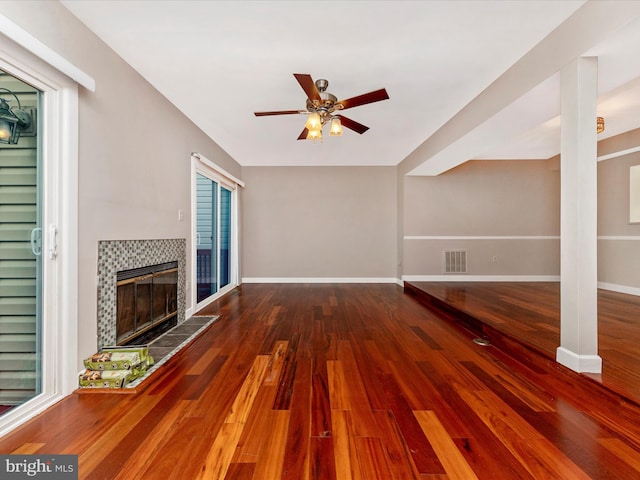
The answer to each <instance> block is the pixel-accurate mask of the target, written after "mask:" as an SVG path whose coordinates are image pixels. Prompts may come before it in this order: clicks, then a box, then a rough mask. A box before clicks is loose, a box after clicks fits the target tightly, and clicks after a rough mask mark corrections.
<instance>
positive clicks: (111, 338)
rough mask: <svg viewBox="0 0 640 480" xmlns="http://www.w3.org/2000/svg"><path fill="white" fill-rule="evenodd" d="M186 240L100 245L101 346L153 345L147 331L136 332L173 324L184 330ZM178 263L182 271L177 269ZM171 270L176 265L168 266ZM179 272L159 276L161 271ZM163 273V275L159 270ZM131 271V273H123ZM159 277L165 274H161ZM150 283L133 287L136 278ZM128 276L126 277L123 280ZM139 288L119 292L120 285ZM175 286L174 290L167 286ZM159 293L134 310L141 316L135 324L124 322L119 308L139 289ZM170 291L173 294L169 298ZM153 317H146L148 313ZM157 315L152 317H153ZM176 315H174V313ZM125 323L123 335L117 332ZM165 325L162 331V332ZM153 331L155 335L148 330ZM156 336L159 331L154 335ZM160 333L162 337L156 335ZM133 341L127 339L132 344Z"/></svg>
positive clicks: (134, 321) (107, 241)
mask: <svg viewBox="0 0 640 480" xmlns="http://www.w3.org/2000/svg"><path fill="white" fill-rule="evenodd" d="M186 262H187V256H186V240H185V239H184V238H171V239H159V240H102V241H99V242H98V268H97V270H98V289H97V290H98V291H97V294H98V318H97V320H98V323H97V327H98V328H97V344H98V345H97V346H98V349H100V348H102V347H104V346H110V345H116V344H123V343H131V342H133V343H138V344H139V343H145V342H147V343H148V340H147V339H145V337H144V336H143V333H146V332H142V333H140V334H139V332H138V331H136V328H137V327H140V328H142V329H143V330H144V329H146V328H147V327H149V322H151V324H152V325H151V326H152V327H153V328H155V327H156V326H157V327H158V328H171V324H172V323H174V322H175V323H174V324H176V325H180V324H181V323H183V322H184V321H185V310H186V309H185V304H186V288H185V287H186ZM176 264H177V267H175V265H176ZM168 265H171V266H168ZM174 268H177V271H172V272H166V273H163V274H160V270H172V269H174ZM158 269H160V270H158ZM123 272H126V273H123ZM159 274H160V275H159ZM149 275H151V276H152V277H153V282H152V283H151V282H150V281H149V280H150V279H149V278H146V279H142V278H140V279H138V280H139V281H138V280H137V281H136V282H137V283H136V282H128V283H127V280H132V279H133V278H135V277H146V276H149ZM125 276H126V278H124V277H125ZM120 282H125V284H126V285H128V284H129V283H136V286H135V287H133V286H132V285H129V286H128V287H126V286H125V285H121V286H125V288H124V289H123V290H122V291H121V292H120V291H119V288H118V283H120ZM173 284H175V290H174V287H173V286H172V287H170V288H169V287H168V285H173ZM154 289H155V292H156V293H151V294H150V295H153V296H152V297H151V296H150V295H146V297H145V296H144V295H143V297H144V299H142V300H141V303H140V304H137V305H136V306H135V307H131V306H130V307H128V309H129V310H131V309H134V308H135V309H137V310H138V314H137V316H135V314H134V317H133V319H131V318H130V319H129V320H125V317H124V316H121V315H120V314H119V313H118V311H117V310H118V303H122V301H123V300H121V299H123V298H124V297H131V296H132V295H133V292H134V290H138V291H139V292H138V293H144V292H154ZM166 290H170V291H171V292H174V293H167V292H166ZM145 309H146V310H147V311H148V312H149V313H148V314H146V313H143V312H144V310H145ZM152 310H153V312H152ZM172 311H175V312H176V313H175V315H171V312H172ZM118 323H120V324H121V325H120V327H121V328H120V330H121V331H120V332H118V331H117V330H119V328H118ZM160 325H162V327H160ZM148 330H152V328H149V329H148ZM152 333H154V332H152ZM155 333H157V332H155ZM127 339H128V340H127Z"/></svg>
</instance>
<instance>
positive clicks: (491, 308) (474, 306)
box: [405, 282, 640, 404]
mask: <svg viewBox="0 0 640 480" xmlns="http://www.w3.org/2000/svg"><path fill="white" fill-rule="evenodd" d="M405 288H406V290H407V291H408V292H410V293H412V294H414V295H416V296H417V297H418V298H420V299H421V300H423V301H424V303H426V304H431V305H432V306H434V307H436V308H444V309H445V310H447V311H448V312H450V313H452V314H453V316H454V317H455V318H456V320H457V321H461V322H462V323H463V324H465V325H467V326H468V327H469V328H471V329H472V330H474V331H476V332H479V333H482V334H483V336H489V337H493V338H492V340H493V341H494V342H496V341H497V342H502V344H501V346H502V347H504V348H507V349H509V348H510V346H512V345H507V341H505V338H497V337H500V336H504V337H506V338H507V339H511V340H513V341H514V342H516V343H519V344H522V345H525V346H526V347H528V348H530V349H531V350H533V351H535V352H537V353H538V354H540V355H543V356H546V357H548V358H550V359H555V357H556V349H557V347H558V346H559V345H560V284H559V283H557V282H517V283H514V282H407V283H406V284H405ZM639 345H640V297H638V296H634V295H627V294H623V293H618V292H611V291H608V290H598V352H599V354H600V356H601V357H602V361H603V368H602V374H599V375H594V374H585V376H588V377H590V378H591V379H592V380H593V381H596V382H598V383H600V384H601V385H603V386H604V387H606V388H609V389H612V390H614V391H615V392H617V393H619V394H620V395H623V396H624V397H626V398H628V399H629V400H631V401H634V402H636V403H638V404H640V357H639V356H638V353H639V352H640V347H639Z"/></svg>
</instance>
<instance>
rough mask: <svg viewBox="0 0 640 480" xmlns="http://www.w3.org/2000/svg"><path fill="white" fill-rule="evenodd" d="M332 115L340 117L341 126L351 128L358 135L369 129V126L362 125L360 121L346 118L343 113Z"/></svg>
mask: <svg viewBox="0 0 640 480" xmlns="http://www.w3.org/2000/svg"><path fill="white" fill-rule="evenodd" d="M334 116H335V117H338V118H339V119H340V123H341V124H342V126H343V127H347V128H348V129H350V130H353V131H354V132H357V133H359V134H360V135H362V134H363V133H364V132H366V131H367V130H369V127H367V126H366V125H362V124H361V123H358V122H356V121H355V120H351V119H350V118H347V117H345V116H343V115H334Z"/></svg>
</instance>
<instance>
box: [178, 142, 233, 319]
mask: <svg viewBox="0 0 640 480" xmlns="http://www.w3.org/2000/svg"><path fill="white" fill-rule="evenodd" d="M197 173H200V174H202V175H204V176H205V177H207V178H209V179H211V180H213V181H215V182H217V183H218V184H219V185H220V186H222V187H224V188H226V189H227V190H230V191H231V232H230V233H231V242H230V244H231V245H232V249H231V258H230V259H229V260H230V261H229V263H230V267H231V272H230V278H229V284H228V285H225V286H224V287H222V288H221V289H219V290H218V291H217V292H216V293H215V294H213V295H212V296H210V297H208V298H207V299H205V300H203V301H202V302H200V303H198V299H197V288H196V286H197V279H196V272H197V266H196V264H197V248H196V245H195V239H196V231H197V226H198V225H197V223H198V218H197V217H198V216H197V215H196V212H197V185H196V174H197ZM238 187H244V182H242V180H239V179H237V178H236V177H234V176H233V175H231V174H230V173H229V172H227V171H226V170H224V169H223V168H221V167H219V166H218V165H216V164H215V163H213V162H212V161H211V160H208V159H207V158H206V157H204V156H203V155H201V154H199V153H192V154H191V282H190V284H191V307H190V308H189V309H187V317H188V316H190V315H193V314H194V313H195V312H196V311H198V310H200V309H201V308H203V307H205V306H207V305H208V304H210V303H211V302H213V301H214V300H216V299H217V298H220V297H221V296H222V295H224V294H226V293H228V292H229V291H231V290H233V289H234V288H235V287H237V286H238V285H239V284H240V273H239V271H240V265H239V251H240V236H239V228H238V221H239V216H238V211H239V207H240V203H239V202H240V199H239V195H238ZM218 235H220V232H218ZM219 244H220V243H219V239H218V245H219Z"/></svg>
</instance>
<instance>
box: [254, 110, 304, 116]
mask: <svg viewBox="0 0 640 480" xmlns="http://www.w3.org/2000/svg"><path fill="white" fill-rule="evenodd" d="M296 113H305V112H304V111H302V110H279V111H275V112H253V114H254V115H255V116H256V117H266V116H267V115H293V114H296Z"/></svg>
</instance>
